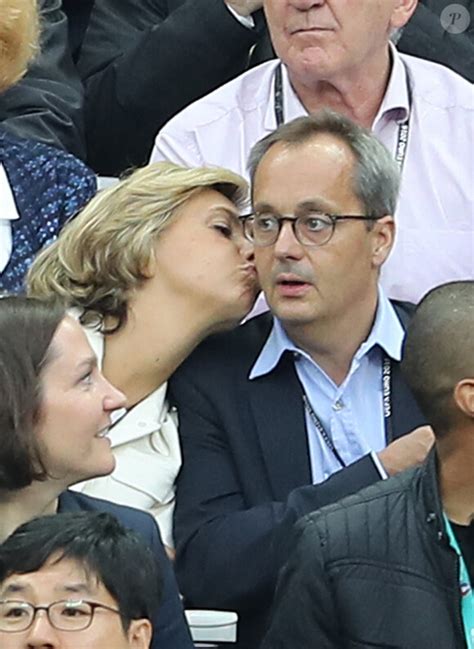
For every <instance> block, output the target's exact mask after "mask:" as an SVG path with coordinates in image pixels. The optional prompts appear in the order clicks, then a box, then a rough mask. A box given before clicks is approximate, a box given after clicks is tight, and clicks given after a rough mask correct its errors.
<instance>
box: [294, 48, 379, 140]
mask: <svg viewBox="0 0 474 649" xmlns="http://www.w3.org/2000/svg"><path fill="white" fill-rule="evenodd" d="M391 68H392V63H391V54H390V50H389V48H388V47H385V48H384V49H383V50H382V51H381V52H380V55H379V56H377V55H374V56H373V57H372V58H371V60H370V61H369V62H367V63H364V66H357V67H354V68H353V69H350V70H347V71H345V72H343V73H341V74H340V75H335V76H334V77H333V78H328V79H309V78H308V77H304V78H298V77H296V76H295V75H294V74H292V73H291V70H289V69H288V75H289V79H290V82H291V85H292V86H293V89H294V91H295V92H296V94H297V96H298V98H299V100H300V102H301V103H302V104H303V106H304V107H305V109H306V110H307V111H308V113H310V114H311V113H314V112H316V111H317V110H320V109H321V108H330V109H332V110H334V111H336V112H338V113H341V114H342V115H345V116H346V117H349V118H350V119H352V121H354V122H355V123H356V124H359V125H360V126H365V127H366V128H369V129H371V128H372V125H373V123H374V120H375V117H376V115H377V113H378V111H379V109H380V106H381V105H382V101H383V98H384V95H385V92H386V89H387V85H388V81H389V78H390V72H391Z"/></svg>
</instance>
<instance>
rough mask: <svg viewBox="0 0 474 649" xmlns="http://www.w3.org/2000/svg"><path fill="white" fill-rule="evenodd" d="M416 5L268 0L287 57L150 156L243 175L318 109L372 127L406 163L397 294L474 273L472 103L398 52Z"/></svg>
mask: <svg viewBox="0 0 474 649" xmlns="http://www.w3.org/2000/svg"><path fill="white" fill-rule="evenodd" d="M416 7H417V0H358V1H357V2H352V1H351V0H265V2H264V8H265V13H266V17H267V22H268V26H269V29H270V34H271V37H272V42H273V45H274V48H275V50H276V52H277V54H278V56H279V60H277V61H271V62H268V63H265V64H263V65H262V66H259V67H258V68H256V69H255V70H252V71H250V72H247V73H245V74H244V75H242V76H240V77H239V78H237V79H236V80H234V81H232V82H230V83H228V84H227V85H225V86H223V87H222V88H220V89H218V90H217V91H215V92H213V93H212V94H210V95H208V96H207V97H205V98H203V99H201V100H199V101H197V102H196V103H194V104H193V105H191V106H190V107H188V108H187V109H185V110H184V111H182V113H180V114H178V115H177V116H176V117H175V118H174V119H172V120H171V121H170V122H169V123H168V124H167V125H166V126H165V127H164V128H163V129H162V131H161V132H160V133H159V134H158V136H157V139H156V144H155V149H154V153H153V156H152V159H153V160H159V159H168V160H172V161H174V162H179V163H181V164H185V165H189V166H197V165H203V164H216V165H222V166H227V167H229V168H231V169H233V170H234V171H238V172H240V173H244V172H245V169H246V158H247V155H248V152H249V150H250V148H251V147H252V145H253V144H254V143H255V142H256V141H257V140H258V139H259V138H261V137H262V136H264V135H266V134H268V133H269V132H271V131H272V130H273V129H275V127H276V126H278V125H279V124H281V123H283V122H285V121H289V120H291V119H293V118H294V117H297V116H301V115H304V114H306V113H312V112H314V111H316V110H317V109H319V108H323V107H328V108H331V109H333V110H336V111H338V112H340V113H342V114H344V115H346V116H347V117H350V118H351V119H352V120H354V121H355V122H356V123H358V124H360V125H362V126H366V127H369V128H371V129H372V130H373V132H374V133H375V135H376V136H377V137H378V138H379V139H380V140H381V141H382V142H383V143H384V144H385V145H386V146H387V147H388V149H389V150H390V151H391V152H392V154H393V156H394V157H395V158H396V160H397V162H398V164H399V166H400V167H401V168H402V171H403V177H402V186H401V194H400V201H399V205H398V210H397V223H398V230H397V241H396V244H395V248H394V251H393V253H392V255H391V257H390V259H389V260H388V262H387V264H386V265H385V267H384V270H383V273H382V284H383V286H384V288H385V289H386V291H387V293H388V295H389V297H392V298H397V299H409V300H411V301H418V300H419V299H420V297H421V296H422V295H423V294H424V293H425V292H426V291H427V290H429V289H430V288H431V287H433V286H435V285H437V284H439V283H441V282H443V281H448V280H454V279H469V278H471V277H473V276H474V248H473V236H474V234H473V230H474V204H473V199H472V191H471V185H472V178H473V177H474V157H473V155H472V146H473V142H474V96H473V90H472V85H471V84H470V83H469V82H468V81H466V80H465V79H463V78H462V77H461V76H459V75H457V74H455V73H454V72H452V71H451V70H449V69H448V68H444V67H442V66H439V65H436V64H434V63H431V62H428V61H425V60H422V59H418V58H415V57H411V56H407V55H403V54H399V53H398V52H397V50H396V49H395V47H394V46H393V45H391V44H390V36H391V35H392V34H393V33H394V32H396V31H397V30H398V29H400V28H402V27H404V26H405V25H406V24H407V23H408V21H409V19H410V17H411V16H412V14H413V12H414V11H415V9H416Z"/></svg>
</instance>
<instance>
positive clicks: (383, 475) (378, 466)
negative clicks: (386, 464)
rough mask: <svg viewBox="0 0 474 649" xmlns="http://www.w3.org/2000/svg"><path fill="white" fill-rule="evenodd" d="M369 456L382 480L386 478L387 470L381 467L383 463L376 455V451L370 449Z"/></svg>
mask: <svg viewBox="0 0 474 649" xmlns="http://www.w3.org/2000/svg"><path fill="white" fill-rule="evenodd" d="M370 457H371V458H372V462H373V463H374V464H375V468H376V469H377V471H378V472H379V473H380V477H381V478H382V480H387V479H388V475H387V472H386V471H385V469H384V468H383V464H382V462H381V461H380V460H379V456H378V455H377V453H374V451H372V452H371V453H370Z"/></svg>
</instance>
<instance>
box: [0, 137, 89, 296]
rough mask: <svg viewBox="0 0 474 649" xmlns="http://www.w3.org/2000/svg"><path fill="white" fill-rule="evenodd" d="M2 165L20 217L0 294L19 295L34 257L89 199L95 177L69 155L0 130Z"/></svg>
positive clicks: (0, 277)
mask: <svg viewBox="0 0 474 649" xmlns="http://www.w3.org/2000/svg"><path fill="white" fill-rule="evenodd" d="M0 162H1V163H2V164H3V166H4V168H5V171H6V173H7V176H8V180H9V182H10V185H11V188H12V191H13V195H14V198H15V202H16V206H17V210H18V214H19V215H20V218H19V219H18V220H16V221H12V222H11V226H12V255H11V258H10V260H9V262H8V264H7V266H6V268H5V269H4V271H3V272H2V273H1V274H0V291H1V292H4V291H8V292H9V293H19V292H21V291H22V290H23V288H24V286H23V280H24V277H25V274H26V271H27V270H28V267H29V266H30V264H31V262H32V261H33V259H34V257H35V255H36V253H37V252H38V251H39V250H40V249H41V248H43V247H44V246H46V245H47V244H49V243H51V242H52V241H54V239H56V237H57V235H58V232H59V230H60V229H61V226H62V225H63V224H64V223H65V221H67V220H68V219H69V218H70V217H71V216H73V215H74V214H76V212H77V211H78V210H79V209H80V208H81V207H82V206H83V205H85V204H86V203H87V202H88V201H89V200H90V199H91V198H92V196H93V195H94V194H95V192H96V189H97V183H96V178H95V175H94V173H93V172H92V171H91V170H90V169H89V168H88V167H86V166H85V165H84V164H83V163H82V162H81V161H80V160H77V158H75V157H74V156H72V155H70V154H69V153H65V152H64V151H61V150H60V149H55V148H54V147H50V146H47V145H45V144H42V143H40V142H36V141H33V140H25V139H23V138H19V137H16V136H14V135H10V134H7V133H6V132H5V131H2V130H0ZM0 213H1V205H0Z"/></svg>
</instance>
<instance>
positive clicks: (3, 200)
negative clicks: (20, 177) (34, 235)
mask: <svg viewBox="0 0 474 649" xmlns="http://www.w3.org/2000/svg"><path fill="white" fill-rule="evenodd" d="M0 205H1V206H2V211H1V214H0V220H4V221H15V220H16V219H19V218H20V215H19V214H18V209H17V207H16V203H15V197H14V196H13V191H12V188H11V186H10V181H9V180H8V176H7V173H6V171H5V167H4V166H3V165H2V163H1V162H0Z"/></svg>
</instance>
